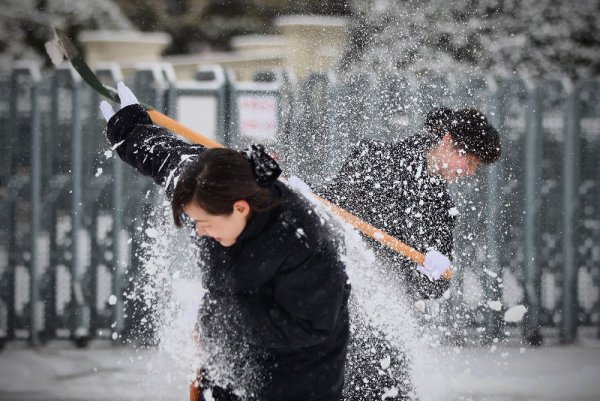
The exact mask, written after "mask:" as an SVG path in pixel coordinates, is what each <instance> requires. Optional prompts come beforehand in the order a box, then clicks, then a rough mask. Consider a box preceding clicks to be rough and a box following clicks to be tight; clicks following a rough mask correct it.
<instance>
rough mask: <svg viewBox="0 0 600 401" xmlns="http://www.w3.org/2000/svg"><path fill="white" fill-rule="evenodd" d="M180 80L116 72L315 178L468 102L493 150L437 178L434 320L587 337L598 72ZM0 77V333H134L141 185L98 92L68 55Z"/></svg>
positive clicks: (172, 109) (158, 69)
mask: <svg viewBox="0 0 600 401" xmlns="http://www.w3.org/2000/svg"><path fill="white" fill-rule="evenodd" d="M97 74H98V76H99V77H100V79H101V80H102V81H104V82H105V83H108V84H111V85H114V83H115V82H116V81H118V80H120V79H122V75H121V72H120V70H119V68H118V66H116V65H107V66H105V67H103V68H101V69H99V70H98V71H97ZM196 78H197V79H196V80H195V81H193V82H192V81H190V82H180V81H177V80H176V79H175V78H174V74H173V72H172V69H171V68H170V66H168V65H163V64H152V65H147V66H142V67H139V68H138V69H137V70H136V72H135V74H134V75H133V76H132V77H131V79H130V80H128V82H127V83H128V84H129V85H130V86H131V87H132V88H133V90H134V93H136V95H137V96H138V98H139V99H140V100H142V101H144V102H146V103H149V104H152V105H154V106H155V107H156V108H158V109H159V110H162V111H165V112H166V113H168V114H170V115H172V116H173V117H175V118H177V119H179V120H181V121H182V122H183V123H184V124H187V125H189V126H191V127H193V128H195V129H197V130H198V131H200V132H204V133H206V134H207V135H208V136H210V137H212V138H215V139H217V140H218V141H221V142H223V143H225V144H226V145H230V146H236V147H241V146H244V145H246V144H248V143H250V142H257V141H259V142H263V143H265V144H266V145H267V147H269V148H270V149H271V151H272V152H274V153H275V154H277V156H278V157H279V158H280V160H281V161H282V163H283V165H284V168H285V169H286V171H288V172H291V173H296V174H299V175H300V176H302V177H304V178H306V179H307V180H308V181H309V182H311V183H313V184H315V185H319V184H321V183H323V182H324V181H325V180H326V179H327V178H328V177H330V176H332V175H334V174H335V172H336V169H337V168H338V167H339V165H340V163H341V162H342V161H343V159H344V157H345V156H346V155H347V152H348V150H349V147H350V145H351V144H352V143H353V142H355V141H356V140H358V139H359V138H361V137H370V138H377V139H382V140H395V139H400V138H402V137H404V136H406V135H409V134H410V133H411V132H412V131H414V130H415V129H417V127H419V126H420V124H421V121H422V119H423V115H424V113H425V112H426V111H427V110H428V109H429V108H430V107H433V106H441V105H445V106H450V107H455V108H456V107H467V106H469V107H477V108H480V109H481V110H482V111H484V112H485V113H486V114H487V115H488V116H490V117H491V119H492V121H493V123H494V125H495V126H497V127H498V128H499V129H500V131H501V133H502V142H503V157H502V160H501V161H500V162H499V163H496V164H494V165H493V166H489V167H486V169H485V170H484V172H483V173H481V174H479V176H478V177H476V178H475V179H474V180H471V181H470V182H469V183H466V184H460V185H456V186H453V187H452V191H453V193H454V197H455V198H456V200H457V203H458V204H459V206H460V207H459V208H460V210H461V216H460V220H459V222H460V223H459V226H458V227H457V230H456V233H455V239H456V249H457V251H456V255H455V265H456V266H457V267H458V271H457V274H456V276H455V277H454V279H453V288H452V292H451V294H452V296H451V298H450V300H449V301H448V302H446V303H445V305H444V306H443V307H444V310H445V311H446V312H447V314H446V317H451V319H448V320H447V321H446V322H445V323H444V324H446V325H447V326H448V329H449V331H450V332H452V333H454V335H455V336H457V337H460V336H464V335H465V334H466V333H471V332H469V330H468V329H470V328H476V329H477V330H476V331H474V332H475V333H481V335H482V336H483V338H484V339H487V340H489V341H492V340H494V339H497V338H502V337H503V336H507V335H509V334H507V333H518V335H519V336H522V337H523V338H525V339H527V340H528V341H529V342H531V343H537V342H539V341H540V340H541V338H542V337H543V336H544V335H548V333H556V334H557V336H558V338H560V339H561V340H562V341H564V342H571V341H573V340H574V339H575V338H576V336H577V334H578V332H582V333H584V335H594V336H596V335H597V333H598V327H599V325H600V302H599V298H600V297H599V293H600V238H598V237H599V236H600V211H599V209H598V207H599V206H598V205H599V204H600V178H598V177H600V171H599V170H600V166H599V163H598V158H597V157H596V155H597V153H598V152H597V150H599V148H600V107H598V99H600V96H599V95H600V81H599V80H588V81H581V82H577V83H575V84H574V85H571V83H569V82H563V81H556V80H544V81H539V82H534V83H528V82H525V81H523V80H520V79H512V80H504V81H493V80H490V79H485V78H483V77H470V78H469V79H465V80H464V81H452V80H450V79H447V78H446V77H440V76H431V77H426V78H424V79H423V80H422V81H420V82H417V83H415V82H409V81H407V80H406V79H404V78H403V77H402V76H399V75H395V76H387V77H375V76H372V75H369V74H362V75H356V76H350V77H347V76H345V77H342V76H336V75H335V74H333V73H328V74H312V75H310V76H308V77H307V78H306V79H304V80H302V81H301V82H297V81H296V79H295V78H294V76H293V74H291V73H289V72H287V71H272V72H259V73H257V74H256V76H255V79H254V80H253V81H252V82H238V81H236V80H235V78H234V77H233V75H232V74H231V73H230V72H226V71H224V70H222V69H221V68H220V67H217V66H210V67H203V68H201V69H199V71H198V74H197V77H196ZM0 91H1V93H2V96H1V97H0V127H1V131H0V152H1V154H2V158H1V159H0V167H1V168H0V181H1V186H0V221H1V226H0V290H1V294H0V341H2V342H4V341H8V340H11V341H12V340H19V339H21V340H27V341H30V342H32V343H34V344H37V343H39V342H43V341H45V340H49V339H56V338H65V339H71V340H73V341H75V342H76V343H77V344H78V345H80V346H84V345H85V344H87V342H88V341H89V339H91V338H96V337H107V338H112V339H114V340H119V341H120V340H122V339H123V338H135V337H140V336H141V337H144V338H150V337H151V333H149V332H144V331H143V330H142V332H141V333H140V325H139V322H140V321H141V320H142V319H143V318H145V317H146V318H147V316H144V312H143V310H144V309H143V305H142V304H143V300H139V299H137V300H126V299H125V297H124V295H123V294H125V293H128V292H131V291H133V290H134V288H135V287H136V286H140V285H143V281H144V270H143V266H142V265H141V262H140V261H139V258H138V257H137V256H136V255H138V253H139V250H140V248H141V244H143V243H144V241H145V237H144V236H145V230H144V227H145V225H146V224H148V218H147V216H148V214H149V213H150V211H151V210H152V208H153V207H154V205H155V203H156V199H158V197H160V194H159V193H158V191H157V189H156V187H155V186H154V185H153V184H152V183H151V182H150V181H149V180H148V179H145V178H143V177H140V176H139V175H138V174H136V173H135V172H134V171H132V169H130V168H128V167H124V165H123V164H122V163H121V162H120V161H119V160H118V158H117V157H116V156H114V155H112V153H111V150H110V149H109V148H108V146H107V143H106V141H105V139H104V138H103V135H102V129H103V128H104V126H105V123H104V121H103V120H102V118H101V116H100V115H99V113H98V103H99V101H100V99H99V96H98V95H97V94H96V93H94V92H92V91H91V90H90V89H88V88H87V87H86V86H85V84H83V83H82V82H81V81H80V79H79V78H78V77H77V75H76V74H75V73H74V72H73V71H72V70H70V69H68V68H62V69H58V70H56V71H53V72H45V73H44V74H42V73H41V72H40V70H39V68H38V67H37V66H36V65H33V64H27V63H24V64H18V65H16V66H15V68H14V70H13V72H12V74H11V75H10V76H9V77H6V79H2V80H0ZM125 189H126V190H125ZM490 301H500V302H501V303H502V305H503V306H502V307H501V308H497V307H492V306H491V305H492V304H493V303H491V302H490ZM517 304H524V305H525V306H527V308H528V313H527V314H526V318H525V320H524V321H523V322H520V323H507V322H505V321H504V320H503V313H504V312H505V311H506V309H507V308H509V307H511V306H514V305H517ZM149 330H150V329H149ZM589 333H592V334H589ZM467 335H471V336H472V334H467ZM510 335H512V334H510ZM478 336H479V335H478Z"/></svg>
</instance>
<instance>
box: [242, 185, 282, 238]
mask: <svg viewBox="0 0 600 401" xmlns="http://www.w3.org/2000/svg"><path fill="white" fill-rule="evenodd" d="M279 185H281V184H279V183H275V184H273V185H272V186H271V194H270V195H271V196H270V201H269V203H270V205H273V204H274V203H275V202H277V201H278V200H279V199H281V196H282V191H281V188H280V187H279ZM276 209H278V208H277V206H275V207H270V208H269V209H267V210H266V211H264V212H254V213H253V214H252V216H251V217H250V220H249V221H248V224H246V227H245V228H244V231H242V233H241V234H240V236H239V237H238V239H237V241H236V242H235V244H234V245H233V247H232V248H233V249H238V248H239V247H241V246H242V245H243V244H244V243H245V242H247V241H250V240H252V239H253V238H255V237H257V236H258V235H259V234H260V233H261V232H262V231H263V230H264V229H265V227H266V226H267V225H268V224H269V223H270V222H271V221H272V220H273V219H274V218H275V216H276Z"/></svg>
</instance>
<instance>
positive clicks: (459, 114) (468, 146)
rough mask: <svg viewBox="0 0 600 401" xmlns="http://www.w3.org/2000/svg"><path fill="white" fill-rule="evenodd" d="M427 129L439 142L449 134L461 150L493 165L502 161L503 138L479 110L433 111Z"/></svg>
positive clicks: (426, 118)
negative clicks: (501, 144)
mask: <svg viewBox="0 0 600 401" xmlns="http://www.w3.org/2000/svg"><path fill="white" fill-rule="evenodd" d="M425 129H426V130H427V131H428V132H429V133H430V134H432V135H434V136H435V137H436V138H437V139H438V140H440V139H442V137H443V136H444V135H445V134H446V133H448V132H449V133H450V135H452V140H453V141H454V143H455V144H456V145H457V146H458V147H459V148H461V149H464V150H465V151H466V152H467V153H470V154H473V155H475V156H477V157H478V158H479V160H481V161H482V162H484V163H493V162H495V161H496V160H498V159H499V158H500V135H499V134H498V131H496V129H495V128H494V127H493V126H492V124H491V123H490V122H489V121H488V119H487V117H486V116H485V115H484V114H483V113H482V112H480V111H479V110H476V109H460V110H456V111H453V110H451V109H447V108H443V107H440V108H437V109H434V110H432V111H430V112H429V113H428V114H427V117H425Z"/></svg>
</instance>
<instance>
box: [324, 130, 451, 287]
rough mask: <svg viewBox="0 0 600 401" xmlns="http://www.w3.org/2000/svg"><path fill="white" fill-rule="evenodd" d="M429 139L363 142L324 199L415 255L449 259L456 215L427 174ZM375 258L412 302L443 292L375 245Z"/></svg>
mask: <svg viewBox="0 0 600 401" xmlns="http://www.w3.org/2000/svg"><path fill="white" fill-rule="evenodd" d="M435 143H436V141H435V139H433V138H431V137H427V136H424V135H414V136H411V137H408V138H406V139H404V140H401V141H398V142H395V143H384V142H377V141H368V140H364V141H361V142H359V143H358V144H357V145H356V146H355V147H354V148H353V150H352V151H351V153H350V155H349V156H348V157H347V159H346V160H345V162H344V164H343V165H342V167H341V169H340V171H339V173H338V174H337V176H336V177H335V179H334V180H333V182H332V183H330V184H328V185H327V186H326V187H325V188H322V189H321V190H319V191H318V192H320V193H321V194H322V195H323V196H324V197H325V198H327V199H329V200H331V201H332V202H334V203H335V204H337V205H338V206H340V207H342V208H344V209H346V210H348V211H349V212H351V213H353V214H355V215H357V216H358V217H360V218H362V219H364V220H366V221H367V222H369V223H370V224H372V225H374V226H375V227H377V228H380V229H382V230H384V231H385V232H387V233H388V234H390V235H392V236H393V237H396V238H397V239H399V240H401V241H403V242H405V243H406V244H408V245H410V246H412V247H413V248H415V249H417V250H418V251H421V252H425V251H427V250H428V249H431V248H432V249H436V250H437V251H439V252H441V253H443V254H444V255H446V256H448V257H450V258H451V254H452V247H453V239H452V230H453V228H454V225H455V215H456V214H457V211H456V208H455V205H454V202H453V201H452V199H451V197H450V194H449V193H448V187H447V185H446V183H445V182H444V181H443V180H442V179H440V178H437V177H434V176H431V175H429V174H428V173H427V160H426V154H427V151H428V150H429V149H431V148H432V147H433V146H434V145H435ZM372 242H373V243H374V244H376V245H374V246H375V247H376V249H377V250H378V251H379V252H378V253H379V254H380V255H382V256H384V257H386V258H392V259H393V260H392V265H393V266H394V267H395V268H394V271H393V274H394V275H395V276H396V277H397V278H398V279H399V280H400V281H402V282H403V283H404V284H405V286H406V289H407V291H408V293H409V294H410V295H412V297H413V298H430V297H439V296H440V295H442V294H443V293H444V291H445V290H446V289H447V288H448V287H449V282H448V281H447V280H444V279H440V280H437V281H435V282H431V281H430V280H429V279H428V278H427V277H426V276H425V275H423V274H421V273H419V272H418V271H417V270H416V269H415V268H416V264H415V263H414V262H412V261H410V260H408V259H406V258H405V257H403V256H400V255H398V254H396V253H394V252H392V251H390V250H389V249H386V248H384V247H383V246H382V245H380V244H379V243H375V242H374V241H372Z"/></svg>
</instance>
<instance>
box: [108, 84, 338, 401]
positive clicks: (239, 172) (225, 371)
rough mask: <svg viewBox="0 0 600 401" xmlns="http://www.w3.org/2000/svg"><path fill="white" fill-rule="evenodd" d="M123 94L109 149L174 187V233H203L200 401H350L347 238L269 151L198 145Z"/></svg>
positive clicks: (112, 119)
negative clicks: (346, 397)
mask: <svg viewBox="0 0 600 401" xmlns="http://www.w3.org/2000/svg"><path fill="white" fill-rule="evenodd" d="M118 89H119V96H120V98H121V101H122V109H121V110H120V111H118V112H117V113H116V114H115V113H114V111H113V110H112V108H111V106H110V105H109V104H108V103H105V102H103V103H102V104H101V110H102V113H103V115H104V116H105V118H106V120H107V121H108V126H107V129H106V135H107V137H108V140H109V142H110V143H111V144H113V145H114V146H115V149H116V151H117V153H118V154H119V156H120V157H121V158H122V159H123V160H124V161H126V162H127V163H129V164H131V165H132V166H134V167H135V168H137V169H138V170H139V171H140V172H141V173H142V174H144V175H149V176H152V177H153V178H154V180H155V181H156V182H157V183H159V184H162V185H165V186H166V187H167V194H168V195H169V196H170V198H171V206H172V211H173V218H174V221H175V224H176V225H177V226H183V225H185V224H187V223H189V224H190V225H191V226H193V227H194V229H195V232H196V234H197V235H196V236H195V242H196V245H197V246H198V247H199V249H200V253H199V255H200V264H201V269H202V280H203V284H204V287H205V288H206V290H207V293H206V295H205V297H204V299H203V302H202V305H201V308H200V311H199V323H198V330H199V341H200V345H201V348H202V358H203V360H202V362H203V363H202V365H203V371H202V374H201V383H200V387H201V389H202V391H201V399H203V400H207V401H208V400H216V401H223V400H260V401H269V400H273V401H275V400H278V401H283V400H287V401H294V400H298V401H300V400H302V401H331V400H338V399H340V396H341V391H342V386H343V377H344V362H345V356H346V348H347V343H348V336H349V323H348V307H347V302H348V296H349V292H350V287H349V285H348V283H347V281H348V278H347V276H346V273H345V266H344V264H343V263H342V261H341V260H340V257H339V253H338V252H339V247H340V245H341V244H340V243H339V238H340V236H339V235H338V233H337V232H335V231H334V230H333V229H332V227H330V226H329V224H328V223H327V222H326V221H323V220H322V219H321V217H320V216H319V215H318V214H317V213H316V212H315V210H313V208H312V206H311V205H310V203H309V202H308V201H307V200H306V199H305V198H304V197H302V196H301V195H299V194H297V193H296V192H294V191H292V190H290V189H289V188H288V187H287V186H286V185H284V184H283V183H282V182H280V181H278V180H277V178H278V176H279V174H280V172H281V171H280V169H279V167H278V165H277V163H276V162H275V161H274V160H273V159H271V158H270V157H269V156H268V155H267V154H266V153H265V152H264V149H263V148H262V147H261V146H253V147H251V148H250V149H248V150H247V151H244V152H239V151H235V150H232V149H206V148H204V147H202V146H200V145H189V144H187V143H185V142H183V141H180V140H178V139H176V138H175V136H173V135H172V134H171V133H169V132H168V131H166V130H164V129H162V128H160V127H157V126H154V125H152V121H151V120H150V118H149V116H148V114H147V113H146V111H145V110H144V109H143V108H142V107H141V106H139V105H138V104H137V99H135V96H133V94H132V93H131V91H129V89H128V88H127V87H125V86H124V85H123V84H122V83H119V85H118Z"/></svg>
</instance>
